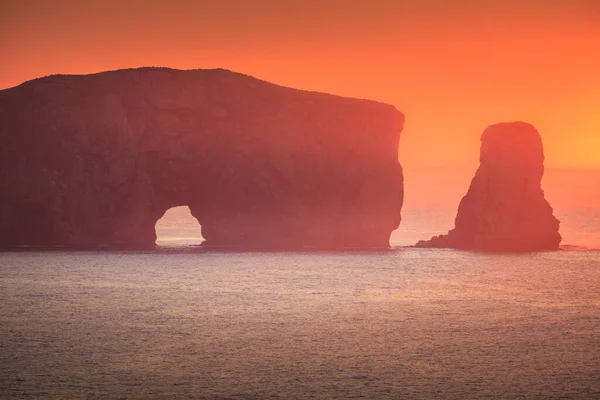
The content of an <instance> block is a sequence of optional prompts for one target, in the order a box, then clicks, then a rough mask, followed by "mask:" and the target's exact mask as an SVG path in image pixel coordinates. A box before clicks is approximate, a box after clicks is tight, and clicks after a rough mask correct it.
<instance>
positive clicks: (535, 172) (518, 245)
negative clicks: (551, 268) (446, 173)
mask: <svg viewBox="0 0 600 400" xmlns="http://www.w3.org/2000/svg"><path fill="white" fill-rule="evenodd" d="M480 163H481V164H480V166H479V169H478V170H477V173H476V174H475V177H474V178H473V180H472V182H471V186H470V187H469V191H468V192H467V194H466V196H465V197H464V198H463V199H462V201H461V202H460V205H459V207H458V214H457V216H456V221H455V228H454V229H453V230H451V231H450V232H448V234H447V235H441V236H436V237H434V238H432V239H431V240H428V241H421V242H419V243H417V247H450V248H458V249H473V250H490V251H534V250H553V249H558V247H559V244H560V241H561V237H560V234H559V233H558V228H559V224H560V222H559V221H558V220H557V219H556V218H555V217H554V216H553V214H552V207H550V205H549V204H548V202H547V201H546V199H545V198H544V191H543V190H542V188H541V181H542V176H543V175H544V150H543V147H542V140H541V137H540V135H539V133H538V132H537V130H536V129H535V128H534V127H533V126H531V125H529V124H526V123H523V122H513V123H501V124H496V125H492V126H490V127H488V128H487V129H486V130H485V131H484V133H483V136H482V137H481V156H480Z"/></svg>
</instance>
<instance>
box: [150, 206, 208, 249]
mask: <svg viewBox="0 0 600 400" xmlns="http://www.w3.org/2000/svg"><path fill="white" fill-rule="evenodd" d="M155 230H156V245H157V246H160V247H177V246H194V245H200V244H201V243H202V242H203V241H204V238H203V237H202V233H201V229H200V224H199V223H198V220H197V219H196V218H194V216H193V215H192V213H191V211H190V208H189V207H188V206H177V207H172V208H169V209H168V210H167V211H166V212H165V214H164V215H163V216H162V217H161V218H160V219H159V220H158V221H156V225H155Z"/></svg>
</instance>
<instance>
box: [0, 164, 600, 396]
mask: <svg viewBox="0 0 600 400" xmlns="http://www.w3.org/2000/svg"><path fill="white" fill-rule="evenodd" d="M437 173H439V172H432V173H431V182H433V181H437V179H435V177H436V174H437ZM586 173H587V174H588V175H587V176H588V178H590V180H588V181H587V182H588V183H587V184H586V183H581V181H579V180H577V179H575V178H576V177H579V176H580V174H577V175H574V174H572V171H567V172H565V171H556V172H555V173H548V174H547V176H546V178H545V189H546V194H547V197H548V198H549V200H550V202H551V203H552V204H553V206H554V208H555V213H556V215H557V217H559V218H560V219H561V220H562V225H561V231H562V233H563V236H564V238H565V241H564V243H565V244H566V245H567V246H566V247H564V249H565V250H562V251H554V252H536V253H515V254H498V253H477V252H467V251H456V250H444V249H415V248H407V247H404V246H405V245H409V244H413V243H414V242H416V241H417V240H419V239H425V238H428V237H429V236H431V235H433V234H439V233H444V232H445V231H447V230H448V229H449V228H451V227H452V226H451V225H452V220H453V218H454V213H455V210H456V205H457V204H458V203H457V202H458V200H460V196H461V195H462V194H464V191H465V190H466V187H468V178H469V177H468V175H465V177H464V179H463V178H457V179H458V182H451V181H449V180H444V182H450V183H452V184H450V183H448V185H447V186H448V187H445V188H444V187H441V186H439V185H438V186H434V185H433V184H431V185H429V184H425V183H427V179H426V178H423V179H422V180H421V183H422V185H421V186H419V185H416V184H415V179H414V178H413V177H412V176H411V175H410V171H407V198H406V203H405V208H404V211H403V216H404V217H403V218H404V220H403V223H402V227H401V229H399V230H398V231H397V232H394V234H393V235H392V244H393V247H392V249H391V250H389V251H381V252H338V253H334V252H317V253H294V252H276V253H265V252H234V253H225V252H207V251H204V250H202V249H201V248H198V247H196V246H190V245H191V244H193V243H196V242H198V241H199V240H201V238H200V235H199V233H198V229H197V225H196V223H195V221H193V220H192V219H190V218H189V211H188V210H187V209H185V208H183V209H173V210H172V211H170V212H169V213H168V214H167V216H166V217H165V219H164V220H162V221H159V224H158V226H157V231H158V233H159V244H161V247H160V248H159V249H157V250H156V251H147V252H136V251H112V252H91V251H77V252H66V251H11V252H3V253H0V398H7V399H8V398H16V399H21V398H137V399H153V398H156V399H159V398H200V399H264V398H266V399H304V398H315V399H347V398H366V399H404V398H406V399H431V398H441V399H465V398H504V399H515V398H527V399H530V398H540V399H547V398H557V399H558V398H574V399H597V398H600V379H598V376H600V251H598V250H595V249H598V248H600V246H598V244H600V240H599V239H600V209H598V206H599V205H600V202H596V203H595V204H594V201H595V199H597V197H594V196H595V192H594V191H595V190H598V188H600V179H598V177H600V174H599V173H597V172H593V171H591V172H589V171H588V172H586ZM424 176H425V175H422V177H424ZM453 176H454V175H453ZM456 176H458V175H456ZM593 179H597V180H596V181H593ZM409 185H412V186H409ZM461 185H463V186H465V187H464V188H461V187H460V186H461ZM457 186H458V187H457ZM409 187H411V188H412V189H411V191H408V188H409ZM440 191H441V192H443V193H444V195H439V194H438V193H439V192H440ZM428 193H429V194H431V196H428ZM453 202H454V204H449V203H453ZM186 217H188V218H186Z"/></svg>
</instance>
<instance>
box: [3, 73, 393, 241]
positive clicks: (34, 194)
mask: <svg viewBox="0 0 600 400" xmlns="http://www.w3.org/2000/svg"><path fill="white" fill-rule="evenodd" d="M403 123H404V117H403V115H402V114H401V113H399V112H398V111H397V110H396V109H395V108H394V107H392V106H388V105H384V104H379V103H376V102H372V101H366V100H357V99H347V98H340V97H336V96H331V95H326V94H320V93H312V92H305V91H299V90H294V89H289V88H284V87H280V86H276V85H273V84H270V83H267V82H264V81H260V80H258V79H255V78H252V77H249V76H245V75H241V74H237V73H233V72H230V71H226V70H194V71H177V70H170V69H164V68H142V69H135V70H120V71H113V72H105V73H100V74H94V75H85V76H63V75H58V76H50V77H46V78H41V79H37V80H33V81H29V82H26V83H24V84H22V85H20V86H18V87H15V88H11V89H6V90H2V91H0V247H3V248H10V247H15V246H23V245H31V246H57V245H64V246H71V247H90V246H91V247H103V246H108V247H134V248H139V247H150V246H153V245H154V242H155V240H156V234H155V223H156V221H157V220H158V219H159V218H160V217H161V216H162V215H163V214H164V213H165V211H166V210H167V209H169V208H171V207H174V206H179V205H187V206H189V207H190V209H191V211H192V214H193V215H194V216H195V217H196V218H197V219H198V221H199V223H200V224H201V225H202V235H203V236H204V238H205V239H206V244H208V245H214V246H224V247H262V248H333V249H338V248H350V247H360V248H369V247H387V246H389V242H388V240H389V235H390V233H391V232H392V230H394V229H396V228H397V227H398V225H399V223H400V209H401V206H402V201H403V178H402V169H401V167H400V164H399V163H398V160H397V152H398V142H399V137H400V132H401V130H402V126H403Z"/></svg>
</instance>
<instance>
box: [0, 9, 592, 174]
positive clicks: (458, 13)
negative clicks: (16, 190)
mask: <svg viewBox="0 0 600 400" xmlns="http://www.w3.org/2000/svg"><path fill="white" fill-rule="evenodd" d="M450 4H452V5H450ZM599 4H600V3H598V2H596V1H593V0H589V1H584V0H570V1H568V0H564V1H553V2H547V1H538V0H531V1H503V2H496V1H456V2H447V1H443V0H427V1H419V2H405V1H384V0H379V1H362V0H358V1H351V2H347V1H313V0H302V1H293V0H292V1H273V0H271V1H268V0H259V1H252V2H247V1H235V0H225V1H172V2H166V1H141V0H131V1H126V2H122V1H114V0H107V1H98V2H88V1H86V2H79V1H65V0H58V1H53V2H36V7H35V8H33V7H30V6H29V5H28V4H27V3H26V2H22V1H16V0H8V1H7V0H4V1H2V2H0V22H1V23H0V57H1V58H2V59H3V60H4V61H3V63H2V69H1V71H2V73H1V74H0V88H7V87H11V86H15V85H18V84H20V83H22V82H23V81H26V80H29V79H33V78H36V77H39V76H45V75H49V74H56V73H68V74H84V73H92V72H97V71H102V70H111V69H119V68H129V67H137V66H169V67H173V68H180V69H193V68H214V67H222V68H227V69H231V70H234V71H239V72H243V73H246V74H250V75H253V76H256V77H258V78H261V79H265V80H268V81H271V82H275V83H279V84H282V85H285V86H291V87H297V88H302V89H307V90H317V91H324V92H331V93H334V94H339V95H343V96H353V97H364V98H371V99H375V100H379V101H383V102H387V103H391V104H393V105H395V106H396V107H397V108H398V109H399V110H401V111H402V112H403V113H404V114H405V115H406V117H407V120H406V121H407V122H406V127H405V131H404V134H403V138H402V145H401V152H400V155H401V159H402V161H403V163H404V164H405V165H406V166H409V167H410V166H425V165H456V166H461V165H462V166H473V165H475V163H476V161H477V152H478V148H479V140H478V139H479V135H480V134H481V132H482V131H483V129H484V128H485V127H486V126H488V125H490V124H492V123H495V122H499V121H511V120H526V121H528V122H530V123H532V124H533V125H535V126H536V127H537V128H538V130H539V131H540V132H541V134H542V136H543V138H544V145H545V149H546V159H547V166H548V167H600V156H599V154H600V142H599V139H598V137H599V136H598V134H599V131H600V113H599V112H598V107H599V106H600V79H599V77H598V72H597V71H600V6H599Z"/></svg>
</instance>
